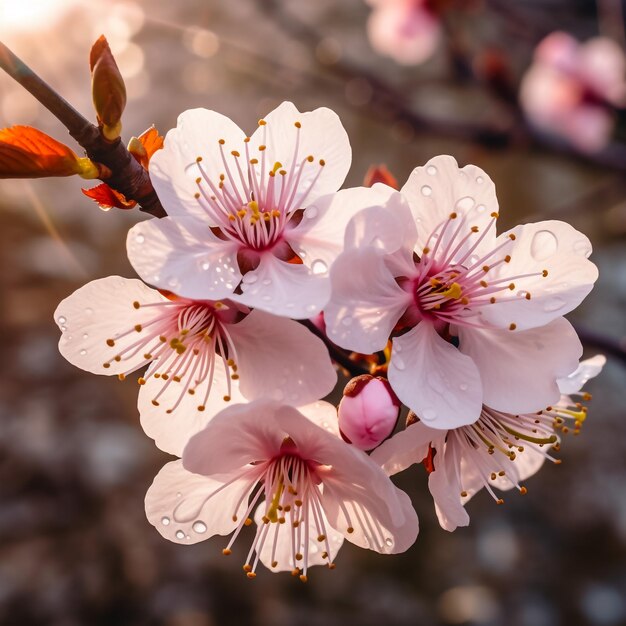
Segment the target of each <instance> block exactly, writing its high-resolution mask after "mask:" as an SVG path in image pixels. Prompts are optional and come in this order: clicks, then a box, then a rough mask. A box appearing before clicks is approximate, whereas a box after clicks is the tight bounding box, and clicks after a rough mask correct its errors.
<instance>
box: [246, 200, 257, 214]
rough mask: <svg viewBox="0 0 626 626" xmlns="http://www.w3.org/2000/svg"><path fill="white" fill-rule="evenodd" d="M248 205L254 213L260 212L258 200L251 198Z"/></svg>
mask: <svg viewBox="0 0 626 626" xmlns="http://www.w3.org/2000/svg"><path fill="white" fill-rule="evenodd" d="M248 207H249V208H250V209H251V210H252V212H253V213H258V212H259V203H258V202H257V201H256V200H250V202H248Z"/></svg>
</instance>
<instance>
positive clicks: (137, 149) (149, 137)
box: [128, 126, 164, 170]
mask: <svg viewBox="0 0 626 626" xmlns="http://www.w3.org/2000/svg"><path fill="white" fill-rule="evenodd" d="M163 141H164V138H163V136H162V135H159V131H158V130H157V129H156V128H155V127H154V126H151V127H150V128H148V130H145V131H144V132H143V133H141V135H139V137H133V138H132V139H131V140H130V141H129V142H128V151H129V152H130V153H131V154H132V155H133V156H134V157H135V159H136V160H137V161H138V162H139V164H140V165H141V166H142V167H143V168H144V169H145V170H147V169H148V163H149V162H150V159H151V158H152V155H153V154H154V153H155V152H156V151H157V150H160V149H161V148H162V147H163Z"/></svg>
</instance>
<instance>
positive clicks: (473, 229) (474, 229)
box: [470, 226, 478, 233]
mask: <svg viewBox="0 0 626 626" xmlns="http://www.w3.org/2000/svg"><path fill="white" fill-rule="evenodd" d="M470 230H471V231H472V232H473V233H477V232H478V226H472V227H471V228H470Z"/></svg>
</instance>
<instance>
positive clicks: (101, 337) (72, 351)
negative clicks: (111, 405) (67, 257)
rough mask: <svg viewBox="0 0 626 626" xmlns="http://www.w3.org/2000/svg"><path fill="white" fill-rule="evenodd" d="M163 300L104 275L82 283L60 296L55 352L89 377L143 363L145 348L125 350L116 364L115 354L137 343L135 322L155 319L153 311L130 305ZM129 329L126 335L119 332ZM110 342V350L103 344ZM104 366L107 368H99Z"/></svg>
mask: <svg viewBox="0 0 626 626" xmlns="http://www.w3.org/2000/svg"><path fill="white" fill-rule="evenodd" d="M163 300H165V298H164V297H163V296H162V295H161V294H160V293H159V292H158V291H155V290H154V289H150V287H148V286H147V285H144V284H143V283H142V282H141V281H140V280H135V279H127V278H121V277H120V276H108V277H107V278H101V279H99V280H94V281H92V282H90V283H87V284H86V285H85V286H83V287H81V288H80V289H78V290H77V291H75V292H74V293H73V294H72V295H71V296H69V297H67V298H65V300H63V301H62V302H61V303H60V304H59V306H58V307H57V309H56V311H55V312H54V319H55V321H56V323H57V324H58V325H59V328H60V329H61V331H62V335H61V339H60V340H59V351H60V352H61V354H62V355H63V356H64V357H65V358H66V359H67V360H68V361H69V362H70V363H72V364H73V365H76V366H77V367H80V368H81V369H84V370H86V371H88V372H93V373H94V374H120V373H123V372H129V371H133V370H134V369H137V368H139V367H141V366H142V365H144V364H145V363H146V362H147V361H146V359H145V358H144V356H143V355H144V352H145V350H141V349H139V350H130V351H129V352H128V353H127V354H124V355H123V358H122V359H121V360H120V361H115V360H113V359H114V357H115V356H116V355H118V354H121V353H123V352H124V350H125V349H126V348H128V347H130V346H131V345H132V344H134V343H136V342H137V340H138V339H139V335H138V334H137V333H135V332H132V331H133V327H134V326H135V325H136V324H145V323H146V322H147V321H149V320H151V319H154V318H155V317H158V316H159V313H158V311H157V310H155V308H139V309H135V307H134V306H133V302H140V303H142V304H149V303H153V302H161V301H163ZM126 331H131V332H130V333H128V334H127V335H126V336H125V337H121V338H118V337H119V335H120V334H122V333H124V332H126ZM111 339H113V340H115V345H114V346H109V345H108V344H107V340H111ZM104 363H109V364H110V366H109V367H107V368H105V367H103V364H104Z"/></svg>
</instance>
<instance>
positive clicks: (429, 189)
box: [422, 185, 433, 196]
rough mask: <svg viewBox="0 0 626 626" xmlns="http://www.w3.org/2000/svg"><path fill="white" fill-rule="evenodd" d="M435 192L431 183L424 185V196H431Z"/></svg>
mask: <svg viewBox="0 0 626 626" xmlns="http://www.w3.org/2000/svg"><path fill="white" fill-rule="evenodd" d="M432 193H433V188H432V187H430V186H429V185H424V186H423V187H422V195H423V196H430V195H432Z"/></svg>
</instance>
